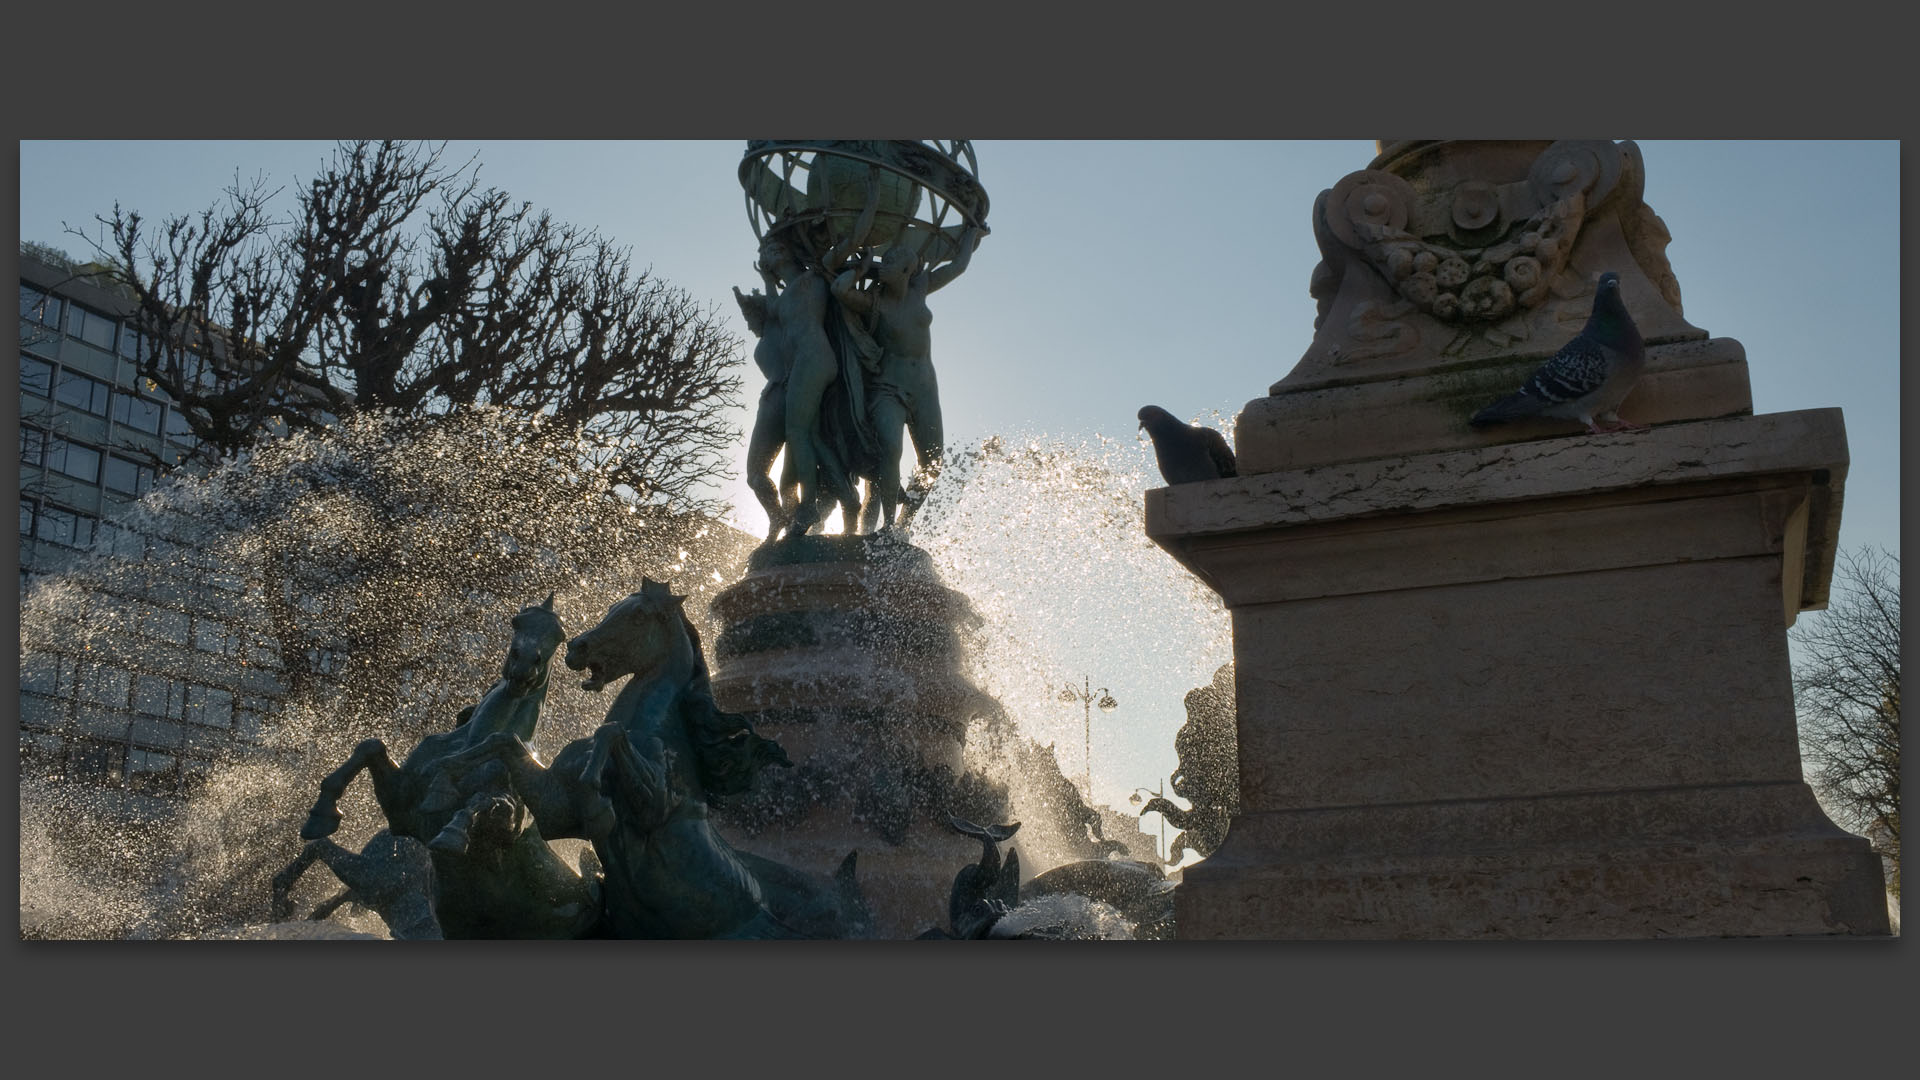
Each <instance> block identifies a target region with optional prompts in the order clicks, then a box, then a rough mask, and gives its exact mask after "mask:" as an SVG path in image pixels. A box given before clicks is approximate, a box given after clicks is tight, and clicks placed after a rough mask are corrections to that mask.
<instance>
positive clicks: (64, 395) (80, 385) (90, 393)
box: [53, 369, 107, 416]
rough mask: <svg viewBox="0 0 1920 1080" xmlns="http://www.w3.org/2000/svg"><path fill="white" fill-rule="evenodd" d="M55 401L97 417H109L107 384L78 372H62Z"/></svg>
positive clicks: (56, 387)
mask: <svg viewBox="0 0 1920 1080" xmlns="http://www.w3.org/2000/svg"><path fill="white" fill-rule="evenodd" d="M53 399H54V400H55V401H58V402H60V403H61V404H63V405H71V406H73V407H74V408H76V409H84V410H86V411H87V412H90V413H92V414H94V415H95V416H105V415H107V384H106V383H103V382H101V381H100V380H99V379H95V378H91V377H89V376H86V375H82V374H80V373H79V372H77V371H67V370H64V369H63V370H62V371H61V372H60V379H59V381H58V382H57V383H56V384H55V386H54V390H53Z"/></svg>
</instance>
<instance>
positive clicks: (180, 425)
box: [167, 409, 194, 449]
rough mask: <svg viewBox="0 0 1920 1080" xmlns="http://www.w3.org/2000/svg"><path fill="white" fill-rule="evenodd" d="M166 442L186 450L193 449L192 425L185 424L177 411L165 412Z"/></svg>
mask: <svg viewBox="0 0 1920 1080" xmlns="http://www.w3.org/2000/svg"><path fill="white" fill-rule="evenodd" d="M167 441H168V442H170V443H172V444H174V445H175V446H179V447H183V448H186V449H192V447H193V443H194V438H193V425H192V424H189V423H187V418H186V417H185V416H184V415H182V414H181V412H180V410H179V409H168V410H167Z"/></svg>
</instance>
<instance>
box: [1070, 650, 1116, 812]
mask: <svg viewBox="0 0 1920 1080" xmlns="http://www.w3.org/2000/svg"><path fill="white" fill-rule="evenodd" d="M1060 700H1061V701H1077V702H1079V703H1080V706H1081V711H1082V712H1083V713H1084V714H1085V724H1086V728H1085V732H1084V742H1083V747H1084V750H1083V753H1084V756H1083V757H1082V758H1081V761H1082V763H1083V764H1084V766H1085V770H1084V772H1082V774H1081V783H1082V784H1083V785H1084V786H1085V788H1086V794H1087V801H1088V802H1089V803H1091V802H1092V801H1093V707H1094V706H1095V705H1098V706H1100V711H1101V712H1112V711H1113V710H1115V709H1117V708H1119V707H1120V703H1119V702H1118V701H1115V700H1114V699H1113V695H1112V694H1111V693H1109V692H1108V691H1107V688H1106V687H1104V686H1103V687H1101V688H1100V689H1098V690H1095V689H1093V680H1092V679H1090V678H1088V677H1087V676H1085V675H1082V676H1080V689H1078V690H1076V689H1074V688H1073V684H1072V683H1068V684H1066V685H1065V686H1062V687H1061V688H1060Z"/></svg>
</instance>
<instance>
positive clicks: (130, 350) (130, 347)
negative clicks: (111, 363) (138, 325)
mask: <svg viewBox="0 0 1920 1080" xmlns="http://www.w3.org/2000/svg"><path fill="white" fill-rule="evenodd" d="M146 343H147V338H146V335H144V334H142V333H140V331H138V330H135V329H134V328H133V327H131V326H123V327H121V328H120V355H121V356H123V357H125V358H126V359H128V360H134V361H138V360H139V359H140V352H141V349H142V348H144V347H145V345H146Z"/></svg>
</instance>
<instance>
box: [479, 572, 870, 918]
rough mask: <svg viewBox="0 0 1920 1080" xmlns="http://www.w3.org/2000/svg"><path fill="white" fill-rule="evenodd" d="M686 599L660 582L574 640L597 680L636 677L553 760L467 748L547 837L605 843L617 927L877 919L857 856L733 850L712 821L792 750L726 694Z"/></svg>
mask: <svg viewBox="0 0 1920 1080" xmlns="http://www.w3.org/2000/svg"><path fill="white" fill-rule="evenodd" d="M685 600H686V598H685V597H682V596H675V595H673V593H672V591H671V590H670V589H668V587H667V586H666V585H665V584H664V583H662V582H656V581H651V580H646V579H643V580H642V587H641V590H640V591H639V592H636V593H633V594H632V595H630V596H628V597H626V598H625V599H623V600H621V601H620V602H619V603H616V604H615V605H613V607H612V608H611V609H610V610H608V612H607V615H606V618H604V619H603V620H601V622H600V625H598V626H596V627H594V628H593V629H592V630H589V631H587V632H586V633H583V634H581V635H579V636H578V637H576V638H574V639H573V640H572V641H571V642H569V643H568V646H567V654H566V662H567V666H568V667H569V668H572V669H574V670H576V671H585V672H587V675H588V678H587V681H586V682H585V683H583V684H582V688H583V689H586V690H594V691H597V690H600V689H602V688H604V687H605V686H606V685H607V684H608V683H610V682H612V681H614V680H616V679H619V678H622V677H625V676H629V675H631V676H632V679H631V680H630V681H629V682H628V683H627V685H626V686H625V687H624V688H622V689H621V691H620V693H619V694H618V695H617V696H616V697H615V698H614V700H613V703H612V706H611V707H610V708H609V709H608V711H607V722H606V723H605V724H604V725H602V726H601V727H600V728H599V730H597V731H596V732H594V734H593V735H592V736H591V737H590V738H586V739H580V740H577V741H575V742H573V743H570V744H568V745H567V747H566V748H565V749H563V750H561V751H560V753H559V754H557V755H556V756H555V757H554V760H553V764H552V766H551V767H549V768H542V767H541V766H540V764H539V762H538V761H537V760H535V759H534V758H533V755H532V753H531V752H530V751H529V750H528V749H527V747H526V745H525V743H524V742H522V741H521V740H520V739H518V738H515V737H514V736H513V735H511V734H510V733H505V732H502V733H499V734H495V735H493V736H492V737H490V738H488V739H487V740H486V741H485V742H484V743H482V744H481V745H479V746H476V747H474V748H473V749H472V750H469V751H466V752H464V753H463V754H462V755H461V756H462V758H465V759H469V760H471V761H473V762H475V763H478V762H482V761H498V762H502V763H504V764H505V765H506V767H507V768H508V769H509V771H510V773H511V776H512V783H513V787H514V789H515V790H516V791H518V792H519V793H520V794H521V796H522V797H523V798H524V799H525V800H526V803H527V807H528V808H529V809H530V810H531V811H532V812H533V815H534V819H535V821H536V822H538V824H539V826H540V829H541V832H542V833H543V834H544V835H547V836H551V837H555V838H559V837H568V836H575V837H583V838H585V839H588V840H590V841H592V842H593V845H594V850H595V853H596V854H597V855H598V856H599V858H600V862H601V864H602V865H603V866H604V867H605V872H606V879H605V882H604V885H603V895H604V907H605V916H606V930H607V932H608V933H609V934H611V935H612V936H615V937H638V938H741V937H850V936H859V935H861V934H864V933H866V932H867V929H868V926H869V924H870V917H869V915H868V913H867V910H866V905H865V901H864V900H863V899H862V898H861V897H860V895H859V890H858V888H857V886H856V885H855V884H854V881H853V867H854V857H853V856H852V855H849V856H848V857H847V859H846V861H845V862H843V863H842V864H841V866H840V869H839V871H837V872H836V873H835V874H834V876H833V877H832V878H831V879H829V878H827V877H826V876H825V875H821V874H811V873H807V872H804V871H801V870H797V869H795V868H793V867H789V866H786V865H784V864H781V863H777V862H774V861H772V860H770V859H764V858H760V857H758V856H754V855H751V854H748V853H745V852H740V851H735V850H734V849H733V847H732V845H730V844H728V843H727V842H726V840H725V839H723V838H722V837H721V836H720V834H719V833H718V832H717V831H716V830H715V829H714V826H713V823H712V821H711V820H710V818H709V816H708V802H709V799H710V798H712V797H713V796H716V795H725V794H735V793H739V792H744V791H746V790H747V788H748V787H749V786H750V785H751V784H752V782H753V778H754V776H755V775H756V774H757V773H758V772H759V770H760V769H762V768H764V767H766V766H767V765H789V764H790V762H789V761H788V760H787V755H786V753H785V752H784V751H783V750H781V749H780V747H779V745H778V744H777V743H775V742H773V741H772V740H770V739H766V738H763V737H761V736H760V735H758V734H756V733H755V732H754V730H753V728H752V726H751V725H750V724H749V723H747V721H746V720H745V718H744V717H740V716H738V715H735V714H730V713H725V712H722V711H721V710H720V709H718V708H717V707H716V706H715V705H714V701H713V691H712V687H711V684H710V680H709V677H708V672H707V665H706V660H705V658H704V657H703V656H702V655H701V651H700V638H699V633H698V632H697V631H696V630H695V629H694V627H693V624H692V623H691V622H689V621H688V620H687V617H686V614H685V612H684V611H683V610H682V605H683V604H684V603H685Z"/></svg>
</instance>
